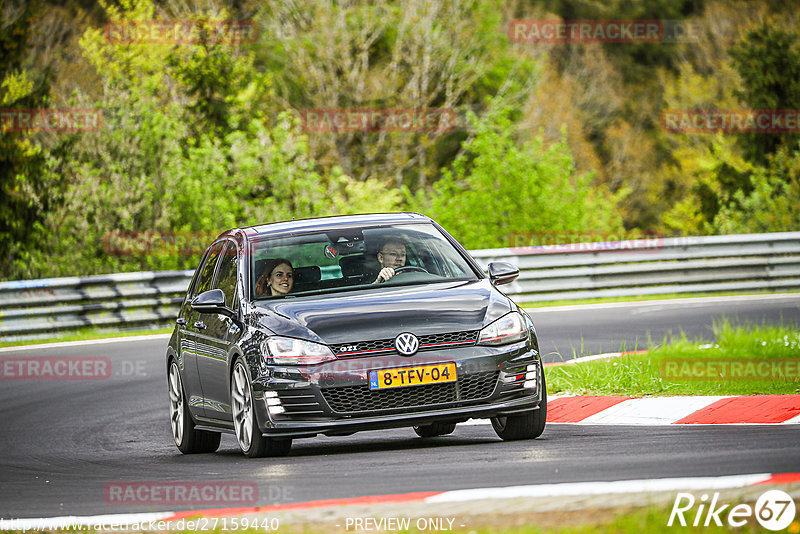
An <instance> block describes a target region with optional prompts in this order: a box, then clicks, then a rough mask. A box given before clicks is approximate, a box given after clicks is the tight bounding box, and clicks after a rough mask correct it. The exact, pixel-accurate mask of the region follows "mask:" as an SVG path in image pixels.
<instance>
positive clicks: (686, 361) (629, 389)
mask: <svg viewBox="0 0 800 534" xmlns="http://www.w3.org/2000/svg"><path fill="white" fill-rule="evenodd" d="M713 330H714V335H715V338H716V341H715V342H714V343H712V344H706V345H701V343H702V341H697V340H695V341H692V340H689V339H687V338H686V337H685V336H684V337H683V338H681V339H677V340H673V341H671V342H670V343H666V344H663V345H659V346H654V347H652V348H651V349H650V350H648V352H646V353H643V354H630V355H624V356H619V357H617V358H613V359H610V360H596V361H589V362H584V363H577V364H573V365H560V366H555V367H549V368H547V386H548V390H549V391H550V393H574V394H582V395H587V394H588V395H636V396H639V395H760V394H773V395H787V394H796V393H800V368H799V367H800V327H798V326H792V325H783V326H737V327H733V326H731V325H730V323H728V322H727V321H723V322H717V323H715V324H714V327H713Z"/></svg>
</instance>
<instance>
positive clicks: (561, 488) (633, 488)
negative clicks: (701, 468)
mask: <svg viewBox="0 0 800 534" xmlns="http://www.w3.org/2000/svg"><path fill="white" fill-rule="evenodd" d="M770 476H771V475H770V474H768V473H760V474H756V475H731V476H722V477H696V478H656V479H649V480H615V481H612V482H570V483H564V484H538V485H535V486H511V487H506V488H478V489H468V490H455V491H446V492H444V493H441V494H439V495H434V496H432V497H428V498H426V499H425V502H427V503H441V502H463V501H475V500H482V499H514V498H519V497H570V496H576V495H604V494H609V493H641V492H650V491H677V490H711V489H727V488H741V487H745V486H751V485H753V484H757V483H758V482H763V481H765V480H767V479H769V478H770Z"/></svg>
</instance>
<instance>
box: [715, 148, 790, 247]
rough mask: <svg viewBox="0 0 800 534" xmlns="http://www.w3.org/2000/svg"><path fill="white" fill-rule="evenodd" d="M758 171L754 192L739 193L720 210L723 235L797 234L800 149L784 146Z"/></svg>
mask: <svg viewBox="0 0 800 534" xmlns="http://www.w3.org/2000/svg"><path fill="white" fill-rule="evenodd" d="M767 163H768V164H767V165H766V166H765V167H757V168H756V169H755V170H754V173H753V177H752V182H753V189H752V190H751V191H750V192H749V193H748V194H745V192H743V191H737V192H736V193H735V194H734V195H733V199H732V200H733V201H732V202H730V203H728V204H727V205H725V206H722V208H721V209H720V210H719V213H718V214H717V216H716V217H715V218H714V222H713V230H714V231H715V232H719V233H750V232H796V231H798V230H800V147H798V146H795V147H794V148H793V149H790V148H789V147H788V146H782V147H780V148H779V149H778V151H777V152H776V153H774V154H770V155H769V156H768V157H767Z"/></svg>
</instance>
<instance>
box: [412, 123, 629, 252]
mask: <svg viewBox="0 0 800 534" xmlns="http://www.w3.org/2000/svg"><path fill="white" fill-rule="evenodd" d="M509 115H510V110H508V109H504V110H498V111H494V112H492V113H490V114H487V115H486V116H485V117H482V118H477V117H476V116H475V115H470V116H469V120H470V122H471V124H472V127H473V128H474V130H475V134H474V136H473V137H472V138H471V139H469V140H468V141H467V142H465V143H464V146H463V152H462V153H461V154H460V155H459V156H458V157H457V158H456V159H455V161H454V162H453V165H452V168H446V169H443V170H442V179H441V180H439V181H438V182H437V183H436V184H435V185H434V187H433V192H432V193H431V195H430V197H428V198H425V197H423V196H418V197H417V198H416V199H415V201H416V203H417V206H418V209H420V210H421V211H425V212H426V213H428V214H430V215H431V216H433V217H434V218H435V219H437V221H438V222H439V223H441V224H442V225H443V226H444V227H445V228H447V229H448V231H449V232H451V233H452V234H453V235H454V237H456V239H458V240H460V241H461V242H462V243H463V244H464V245H465V246H466V247H471V248H495V247H505V246H509V245H512V244H514V241H516V236H520V235H522V236H529V237H533V236H535V235H539V234H542V233H548V232H557V231H559V232H563V231H574V232H587V231H590V232H602V231H610V230H614V231H616V230H619V229H620V228H621V221H620V218H619V216H618V215H617V214H616V213H615V211H614V210H613V209H609V206H613V203H614V200H613V198H612V197H611V196H610V195H608V194H605V195H604V194H603V193H602V192H601V191H598V190H595V189H593V188H592V187H591V185H590V179H591V176H590V175H586V174H584V175H577V174H576V173H575V169H574V165H573V162H572V157H571V156H570V153H569V149H568V148H567V146H566V143H564V142H563V141H562V142H561V143H558V144H554V145H552V146H550V147H547V148H545V147H544V146H543V142H542V140H541V139H537V140H535V141H533V142H526V143H522V144H519V143H517V141H516V140H515V139H514V128H513V123H512V122H511V119H510V117H509ZM465 213H469V214H470V216H469V217H465V216H464V214H465Z"/></svg>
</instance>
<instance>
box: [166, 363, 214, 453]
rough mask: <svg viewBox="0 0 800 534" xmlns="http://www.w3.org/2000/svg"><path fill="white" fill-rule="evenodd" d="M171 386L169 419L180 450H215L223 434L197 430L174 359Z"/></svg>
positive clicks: (191, 451)
mask: <svg viewBox="0 0 800 534" xmlns="http://www.w3.org/2000/svg"><path fill="white" fill-rule="evenodd" d="M167 386H168V387H169V412H170V413H169V415H170V417H169V421H170V427H172V439H173V440H174V441H175V445H177V446H178V450H179V451H181V452H182V453H183V454H198V453H208V452H214V451H216V450H217V449H218V448H219V441H220V438H221V437H222V435H221V434H220V433H219V432H209V431H207V430H196V429H195V428H194V421H193V420H192V414H190V413H189V407H188V405H187V403H186V393H185V391H184V390H183V381H182V380H181V373H180V369H178V363H177V362H176V361H175V360H172V362H170V364H169V373H168V375H167Z"/></svg>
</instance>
